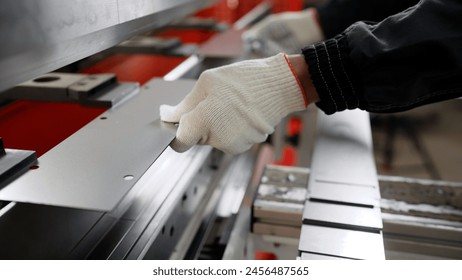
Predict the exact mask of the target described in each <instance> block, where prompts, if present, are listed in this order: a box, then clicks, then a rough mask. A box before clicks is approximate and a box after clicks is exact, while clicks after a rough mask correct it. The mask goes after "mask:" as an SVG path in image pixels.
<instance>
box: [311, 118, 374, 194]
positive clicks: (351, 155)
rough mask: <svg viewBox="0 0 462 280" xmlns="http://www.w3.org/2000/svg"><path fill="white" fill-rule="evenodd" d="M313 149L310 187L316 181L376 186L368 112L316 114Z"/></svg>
mask: <svg viewBox="0 0 462 280" xmlns="http://www.w3.org/2000/svg"><path fill="white" fill-rule="evenodd" d="M315 145H316V146H315V147H316V148H315V151H314V154H313V163H314V164H313V166H312V167H311V174H312V175H311V178H310V186H311V185H313V184H315V183H316V181H324V182H340V183H344V184H352V185H368V186H377V184H378V183H377V182H378V180H377V171H376V169H375V161H374V158H373V156H372V137H371V130H370V123H369V114H368V113H367V112H365V111H361V110H349V111H344V112H338V113H336V114H334V115H329V116H327V115H325V114H322V113H321V114H319V119H318V136H317V141H316V144H315ZM315 180H316V181H315Z"/></svg>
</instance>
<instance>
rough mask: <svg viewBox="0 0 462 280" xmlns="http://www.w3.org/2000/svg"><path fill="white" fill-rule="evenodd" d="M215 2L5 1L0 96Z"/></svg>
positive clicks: (0, 30)
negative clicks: (25, 82)
mask: <svg viewBox="0 0 462 280" xmlns="http://www.w3.org/2000/svg"><path fill="white" fill-rule="evenodd" d="M213 2H215V0H202V1H198V0H173V1H162V0H155V1H154V0H119V1H117V0H100V1H90V0H79V1H75V0H42V1H27V0H5V1H2V8H1V9H0V34H2V44H1V45H0V91H2V90H5V89H7V88H9V87H12V86H15V85H17V84H19V83H21V82H24V81H26V80H29V79H32V78H34V77H36V76H38V75H41V74H44V73H47V72H50V71H53V70H56V69H58V68H59V67H62V66H65V65H67V64H69V63H72V62H75V61H78V60H80V59H82V58H85V57H88V56H90V55H92V54H95V53H97V52H100V51H102V50H104V49H107V48H109V47H112V46H114V45H116V44H118V43H120V42H122V41H123V40H126V39H128V38H130V37H132V36H134V35H137V34H140V33H142V32H145V31H148V30H150V29H153V28H158V27H161V26H164V25H166V24H168V23H170V22H171V21H173V20H175V19H177V18H179V17H182V16H185V15H187V14H190V13H192V12H194V11H196V10H198V9H200V8H203V7H205V6H207V5H209V4H211V3H213Z"/></svg>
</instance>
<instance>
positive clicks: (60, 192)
mask: <svg viewBox="0 0 462 280" xmlns="http://www.w3.org/2000/svg"><path fill="white" fill-rule="evenodd" d="M193 85H194V81H192V80H182V81H175V82H166V81H163V80H160V79H153V80H151V81H150V82H148V83H147V84H146V85H145V86H144V87H143V89H142V92H140V94H137V95H135V96H134V97H133V98H131V99H129V100H127V101H125V102H124V103H122V104H120V105H118V106H117V107H116V108H113V109H110V110H108V111H106V112H105V113H103V114H102V115H101V116H100V118H97V119H95V120H93V121H92V122H90V123H89V124H88V125H86V126H85V127H83V128H82V129H81V130H79V131H78V132H76V133H75V134H74V135H72V136H71V137H69V138H67V139H66V140H64V141H63V142H62V143H60V144H59V145H57V146H56V147H55V148H53V149H52V150H50V151H49V152H48V153H46V154H44V155H43V156H41V157H40V158H39V164H38V165H39V168H38V169H35V170H30V171H28V172H27V173H26V174H24V175H23V176H21V177H20V178H18V179H17V180H16V181H15V182H13V183H12V184H10V185H8V186H7V187H5V188H4V189H2V190H1V191H0V199H2V200H7V201H19V202H30V203H37V204H47V205H56V206H65V207H72V208H82V209H90V210H102V211H110V210H112V209H113V207H114V206H115V205H116V204H117V203H118V202H119V201H120V200H121V199H122V198H123V196H124V195H125V194H126V193H127V191H128V190H130V189H131V188H132V186H133V185H134V184H135V183H136V182H137V181H138V179H139V178H140V177H141V176H142V175H143V174H144V172H145V171H146V170H147V169H148V168H149V166H150V165H151V164H152V163H153V162H154V161H155V160H156V158H157V157H158V156H159V155H160V154H161V153H162V151H163V150H164V149H165V148H166V147H167V146H168V144H169V143H170V141H171V140H172V139H173V138H174V129H173V131H172V128H171V127H169V128H166V127H164V126H163V125H161V122H160V121H159V106H160V105H161V104H166V103H168V104H176V103H178V102H179V101H180V100H182V99H183V97H184V96H185V95H186V94H187V93H188V92H189V91H190V90H191V88H192V87H193Z"/></svg>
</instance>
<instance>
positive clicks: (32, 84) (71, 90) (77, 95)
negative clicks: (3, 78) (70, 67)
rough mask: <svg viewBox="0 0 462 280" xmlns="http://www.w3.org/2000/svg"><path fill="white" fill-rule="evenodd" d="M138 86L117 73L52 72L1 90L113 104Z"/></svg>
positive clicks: (30, 97)
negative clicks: (124, 80) (122, 81)
mask: <svg viewBox="0 0 462 280" xmlns="http://www.w3.org/2000/svg"><path fill="white" fill-rule="evenodd" d="M138 87H139V85H138V83H119V82H118V81H117V77H116V76H115V75H114V74H96V75H84V74H69V73H49V74H46V75H43V76H39V77H37V78H35V79H33V80H30V81H27V82H24V83H22V84H19V85H18V86H16V87H14V88H12V89H10V90H7V91H5V92H2V93H0V98H2V99H12V100H18V99H26V100H36V101H52V102H71V103H80V104H81V105H82V106H94V107H104V108H110V107H113V106H115V105H116V104H117V103H119V102H120V101H122V100H125V99H127V98H128V97H129V96H133V95H135V94H136V93H137V92H138V90H137V89H138Z"/></svg>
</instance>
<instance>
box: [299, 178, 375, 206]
mask: <svg viewBox="0 0 462 280" xmlns="http://www.w3.org/2000/svg"><path fill="white" fill-rule="evenodd" d="M308 192H309V193H308V196H309V197H310V198H312V199H318V200H329V201H335V202H342V203H349V204H358V205H365V206H377V207H380V191H379V187H378V186H367V185H351V184H342V183H331V182H324V181H315V182H314V183H313V184H312V185H310V188H309V190H308Z"/></svg>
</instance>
